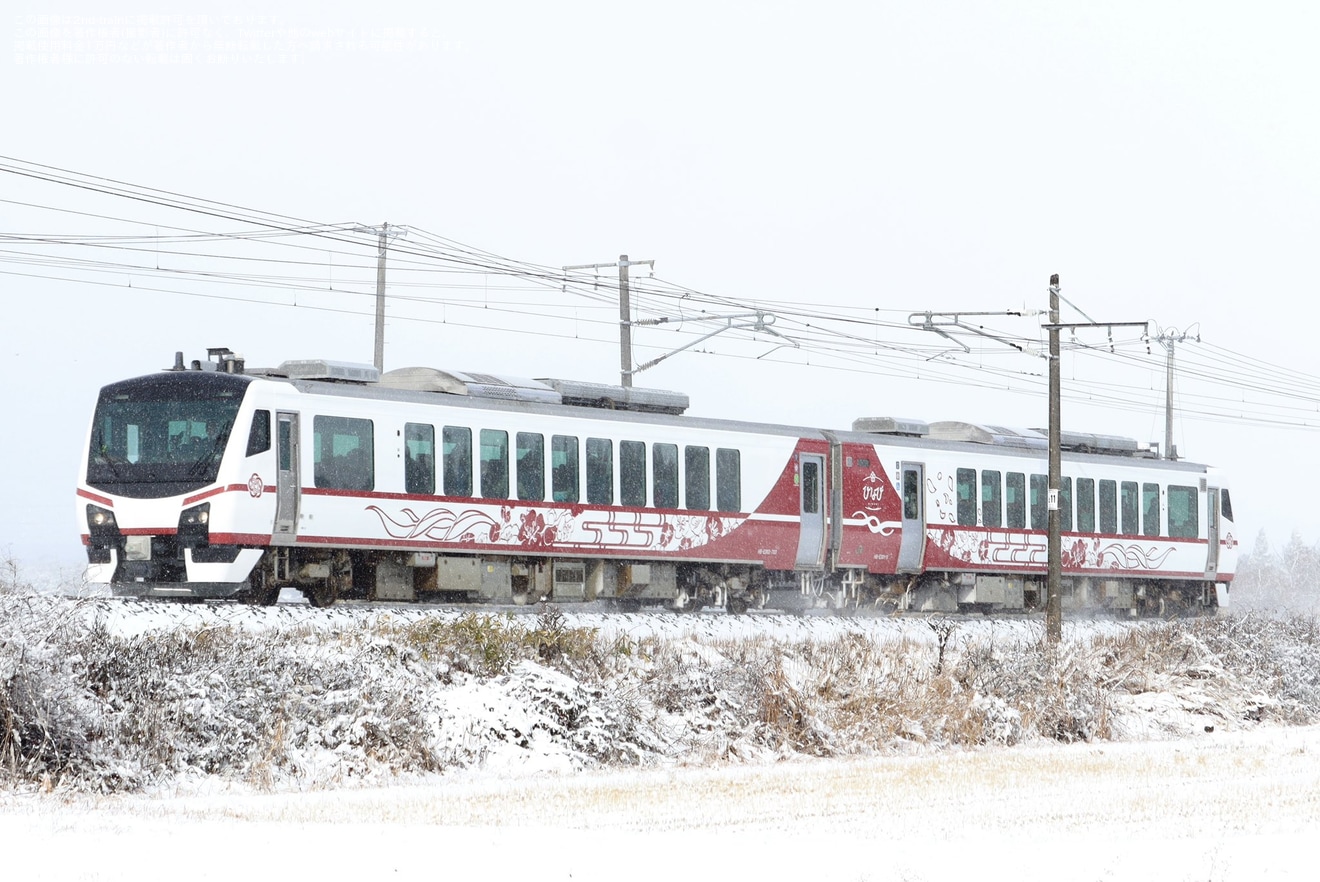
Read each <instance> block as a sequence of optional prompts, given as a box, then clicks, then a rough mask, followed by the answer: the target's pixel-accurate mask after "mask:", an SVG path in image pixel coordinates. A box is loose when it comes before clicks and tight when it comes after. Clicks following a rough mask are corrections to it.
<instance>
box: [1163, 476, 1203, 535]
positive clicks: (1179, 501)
mask: <svg viewBox="0 0 1320 882" xmlns="http://www.w3.org/2000/svg"><path fill="white" fill-rule="evenodd" d="M1196 497H1197V492H1196V488H1195V487H1179V486H1176V485H1173V484H1170V485H1169V535H1170V536H1171V537H1173V538H1175V539H1195V538H1196V536H1197V533H1198V532H1199V529H1200V524H1199V523H1198V518H1197V511H1198V506H1197V504H1196Z"/></svg>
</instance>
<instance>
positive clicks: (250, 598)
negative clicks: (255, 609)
mask: <svg viewBox="0 0 1320 882" xmlns="http://www.w3.org/2000/svg"><path fill="white" fill-rule="evenodd" d="M270 583H271V578H270V573H268V572H267V571H266V569H265V568H264V567H258V568H257V569H255V570H253V571H252V575H250V576H248V584H249V585H250V586H251V587H250V588H249V589H248V591H247V593H246V594H244V595H243V602H244V603H248V604H252V605H253V606H274V605H275V604H276V603H277V602H278V601H279V599H280V588H279V586H278V585H271V584H270Z"/></svg>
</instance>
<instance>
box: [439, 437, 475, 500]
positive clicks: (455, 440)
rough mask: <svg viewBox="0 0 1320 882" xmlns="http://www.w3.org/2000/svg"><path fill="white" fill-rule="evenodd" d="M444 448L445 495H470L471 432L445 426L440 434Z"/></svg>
mask: <svg viewBox="0 0 1320 882" xmlns="http://www.w3.org/2000/svg"><path fill="white" fill-rule="evenodd" d="M440 440H441V444H442V445H443V446H444V450H443V456H444V469H445V495H446V496H471V495H472V430H471V429H468V428H465V427H463V426H445V427H444V429H442V430H441V432H440Z"/></svg>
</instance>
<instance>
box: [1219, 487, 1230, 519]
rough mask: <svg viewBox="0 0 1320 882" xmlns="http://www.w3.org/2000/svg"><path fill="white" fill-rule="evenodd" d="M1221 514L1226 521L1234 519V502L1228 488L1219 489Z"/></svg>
mask: <svg viewBox="0 0 1320 882" xmlns="http://www.w3.org/2000/svg"><path fill="white" fill-rule="evenodd" d="M1219 516H1220V517H1222V518H1223V519H1224V520H1226V521H1231V520H1233V503H1232V502H1231V501H1229V498H1228V490H1227V489H1224V490H1220V491H1219Z"/></svg>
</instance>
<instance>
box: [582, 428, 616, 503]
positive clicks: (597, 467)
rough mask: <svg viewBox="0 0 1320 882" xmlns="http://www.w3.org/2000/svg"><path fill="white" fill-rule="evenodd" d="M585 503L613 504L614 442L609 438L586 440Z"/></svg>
mask: <svg viewBox="0 0 1320 882" xmlns="http://www.w3.org/2000/svg"><path fill="white" fill-rule="evenodd" d="M587 502H589V503H591V504H592V505H613V504H614V442H613V441H611V440H610V439H609V438H588V439H587Z"/></svg>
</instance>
